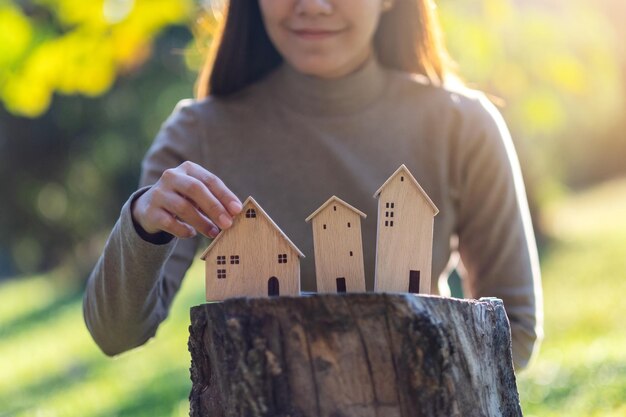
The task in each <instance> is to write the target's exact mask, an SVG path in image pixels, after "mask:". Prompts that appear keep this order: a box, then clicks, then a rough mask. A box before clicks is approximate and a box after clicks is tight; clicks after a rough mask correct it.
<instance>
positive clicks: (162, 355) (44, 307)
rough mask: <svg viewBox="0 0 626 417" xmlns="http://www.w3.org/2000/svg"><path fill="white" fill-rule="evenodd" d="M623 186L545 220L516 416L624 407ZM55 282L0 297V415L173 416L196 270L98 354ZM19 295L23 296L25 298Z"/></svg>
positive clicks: (36, 281)
mask: <svg viewBox="0 0 626 417" xmlns="http://www.w3.org/2000/svg"><path fill="white" fill-rule="evenodd" d="M624 211H626V179H625V180H622V181H619V182H615V183H611V184H607V185H605V186H602V187H599V188H597V189H594V190H592V191H589V192H587V193H585V194H583V195H579V196H575V197H573V198H571V199H569V200H566V201H564V202H563V203H561V204H559V205H557V206H554V207H552V208H551V209H550V211H549V215H548V216H547V218H546V222H547V229H548V230H550V231H551V233H553V234H554V237H555V243H554V245H553V246H552V247H551V249H550V250H549V251H547V252H546V254H545V256H544V258H543V260H542V267H543V272H544V288H545V293H544V295H545V315H546V338H545V342H544V344H543V347H542V349H541V351H540V353H539V357H538V360H537V361H536V362H535V363H534V364H533V365H532V366H531V368H530V369H529V370H527V371H524V372H522V373H521V375H520V376H519V379H518V386H519V390H520V397H521V400H522V408H523V411H524V415H525V416H528V417H535V416H536V417H539V416H544V417H552V416H555V417H556V416H562V415H567V416H571V417H583V416H585V417H588V416H598V417H599V416H602V417H618V416H623V415H624V412H625V411H626V409H625V408H624V403H623V399H624V398H625V397H626V372H625V371H626V331H625V330H626V328H625V327H624V321H623V317H624V315H626V306H625V305H624V303H623V302H622V300H621V297H622V296H623V294H624V292H625V291H626V282H625V281H624V280H623V279H622V276H621V274H622V271H624V270H625V269H626V263H625V261H624V257H623V256H622V253H620V251H621V248H622V247H623V242H624V241H625V240H626V219H625V218H624V216H616V215H615V214H616V213H624ZM64 274H65V271H56V272H55V273H53V274H50V275H47V276H35V277H32V278H29V279H23V280H16V281H12V282H7V283H5V284H3V285H1V286H0V299H2V300H3V302H2V303H0V322H1V323H3V326H2V327H1V328H0V357H1V358H2V363H3V366H2V367H0V416H1V417H4V416H12V417H22V416H24V417H25V416H32V415H39V416H65V417H72V416H80V417H92V416H93V417H96V416H98V417H105V416H118V417H121V416H134V417H136V416H177V417H178V416H181V417H182V416H185V415H188V411H189V409H188V407H189V404H188V401H187V396H188V393H189V390H190V389H191V382H190V380H189V371H188V368H189V361H190V357H189V354H188V353H187V352H186V343H187V337H188V333H187V327H188V325H189V307H190V306H192V305H196V304H200V303H202V302H203V297H204V291H203V288H204V282H203V276H204V273H203V265H202V264H201V263H196V264H194V265H193V266H192V269H191V270H190V271H189V273H188V274H187V277H186V278H185V281H184V282H183V286H182V289H181V291H180V293H179V295H178V297H177V298H176V299H175V302H174V305H173V308H172V311H171V314H170V317H169V318H168V319H167V320H166V322H165V323H164V324H163V325H162V326H161V327H160V329H159V331H158V333H157V336H156V338H155V339H154V340H152V341H150V342H149V343H148V344H147V345H146V346H144V347H142V348H140V349H137V350H134V351H132V352H128V353H125V354H123V355H121V356H120V357H118V358H116V359H109V358H106V357H105V356H104V355H102V354H101V353H100V352H99V351H98V350H97V348H96V346H95V345H94V343H93V342H92V341H91V339H90V336H89V335H88V333H87V330H86V329H85V326H84V324H83V323H82V317H81V294H80V289H79V288H78V289H77V288H76V287H75V286H68V284H67V282H66V281H64V280H61V279H59V277H61V276H63V275H64ZM24 294H28V296H27V297H25V296H24Z"/></svg>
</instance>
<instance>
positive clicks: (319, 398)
mask: <svg viewBox="0 0 626 417" xmlns="http://www.w3.org/2000/svg"><path fill="white" fill-rule="evenodd" d="M189 350H190V352H191V358H192V363H191V379H192V383H193V386H192V391H191V394H190V405H191V413H190V415H191V416H193V417H198V416H220V417H221V416H224V417H226V416H228V417H230V416H237V417H244V416H245V417H248V416H255V417H261V416H281V417H287V416H289V417H305V416H307V417H308V416H310V417H409V416H411V417H417V416H429V417H431V416H432V417H434V416H437V417H453V416H463V417H473V416H507V417H508V416H511V417H512V416H521V415H522V413H521V410H520V406H519V398H518V393H517V387H516V382H515V374H514V371H513V365H512V359H511V339H510V330H509V323H508V320H507V317H506V314H505V311H504V307H503V304H502V302H501V301H500V300H496V299H484V300H481V301H468V300H458V299H448V298H441V297H434V296H416V295H410V294H393V295H392V294H373V293H369V294H342V295H336V294H324V295H314V296H311V297H275V298H265V299H231V300H227V301H225V302H223V303H213V304H204V305H200V306H196V307H193V308H192V309H191V327H190V338H189Z"/></svg>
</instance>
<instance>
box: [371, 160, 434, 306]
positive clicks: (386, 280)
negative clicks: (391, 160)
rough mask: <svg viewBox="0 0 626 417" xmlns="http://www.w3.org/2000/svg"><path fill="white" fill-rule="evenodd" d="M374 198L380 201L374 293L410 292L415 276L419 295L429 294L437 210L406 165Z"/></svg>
mask: <svg viewBox="0 0 626 417" xmlns="http://www.w3.org/2000/svg"><path fill="white" fill-rule="evenodd" d="M374 197H378V220H377V221H378V226H377V233H376V272H375V277H374V291H376V292H408V291H409V288H410V278H411V276H416V277H418V278H419V293H420V294H429V293H430V292H431V269H432V248H433V224H434V216H435V215H436V214H437V213H438V209H437V207H436V206H435V205H434V204H433V202H432V201H431V200H430V198H428V195H426V193H425V192H424V190H423V189H422V187H420V185H419V184H418V182H417V181H416V180H415V178H414V177H413V175H411V173H410V172H409V170H408V169H407V168H406V166H404V165H402V166H400V168H398V170H396V172H394V173H393V175H392V176H391V177H389V179H388V180H387V181H386V182H385V183H384V184H383V185H382V186H381V187H380V189H379V190H378V191H376V194H374ZM411 271H414V273H413V274H412V273H411Z"/></svg>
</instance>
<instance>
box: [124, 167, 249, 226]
mask: <svg viewBox="0 0 626 417" xmlns="http://www.w3.org/2000/svg"><path fill="white" fill-rule="evenodd" d="M241 209H242V205H241V202H240V201H239V199H238V198H237V197H236V196H235V194H233V193H232V192H231V191H230V190H229V189H228V188H227V187H226V186H225V185H224V183H223V182H222V180H220V179H219V178H218V177H217V176H215V175H214V174H212V173H210V172H209V171H207V170H206V169H204V168H202V167H201V166H200V165H198V164H195V163H193V162H189V161H186V162H183V163H182V164H180V165H179V166H178V167H176V168H172V169H168V170H166V171H164V172H163V174H162V175H161V178H159V180H158V181H157V182H156V184H154V185H153V186H152V188H150V189H149V190H148V191H146V192H145V193H144V194H142V195H141V196H140V197H139V198H138V199H137V200H135V202H134V204H133V207H132V215H133V219H134V220H135V222H137V223H138V224H139V225H140V226H141V227H142V228H143V229H144V230H145V231H146V232H148V233H150V234H155V233H158V232H161V231H164V232H167V233H170V234H172V235H174V236H176V237H179V238H190V237H194V236H195V235H196V233H197V232H200V233H202V234H203V235H205V236H208V237H215V236H217V234H218V233H219V229H218V228H217V227H216V225H217V226H218V227H219V228H221V229H227V228H229V227H230V226H231V225H232V223H233V221H232V217H233V216H234V215H236V214H238V213H239V212H241Z"/></svg>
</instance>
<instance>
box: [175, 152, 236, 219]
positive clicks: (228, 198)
mask: <svg viewBox="0 0 626 417" xmlns="http://www.w3.org/2000/svg"><path fill="white" fill-rule="evenodd" d="M181 167H182V168H183V169H185V171H186V173H187V174H188V175H190V176H192V177H194V178H196V179H197V180H198V181H200V182H201V183H202V184H204V185H205V186H206V187H207V188H208V191H209V193H210V194H211V195H213V196H215V198H216V199H217V201H218V202H219V203H220V204H221V206H222V208H223V209H224V210H225V213H221V214H227V215H229V217H232V216H234V215H237V214H239V213H240V212H241V209H242V205H241V201H239V199H238V198H237V196H236V195H235V194H234V193H233V192H232V191H230V189H229V188H228V187H227V186H226V185H225V184H224V182H223V181H222V180H221V179H220V178H219V177H218V176H216V175H215V174H212V173H210V172H209V171H207V170H206V169H204V168H202V167H201V166H200V165H198V164H194V163H193V162H184V163H183V164H182V165H181ZM194 201H195V202H196V203H197V204H198V205H199V206H200V208H202V209H203V210H204V208H203V207H202V204H201V203H200V202H199V201H198V200H195V199H194ZM209 209H210V208H209ZM207 214H208V213H207Z"/></svg>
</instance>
